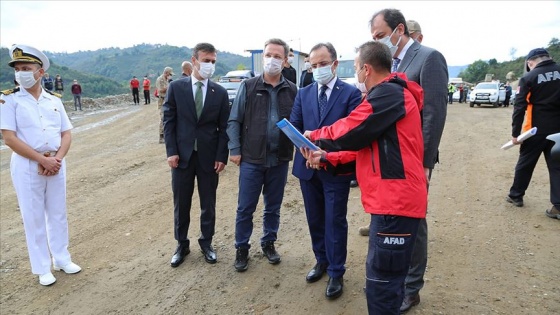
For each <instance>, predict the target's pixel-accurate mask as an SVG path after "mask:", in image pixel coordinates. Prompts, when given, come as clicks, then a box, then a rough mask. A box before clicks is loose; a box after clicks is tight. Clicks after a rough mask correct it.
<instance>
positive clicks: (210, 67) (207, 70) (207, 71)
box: [198, 62, 216, 79]
mask: <svg viewBox="0 0 560 315" xmlns="http://www.w3.org/2000/svg"><path fill="white" fill-rule="evenodd" d="M215 70H216V67H215V65H214V64H213V63H211V62H200V67H199V69H198V74H200V76H201V77H202V78H203V79H208V78H210V77H212V75H214V71H215Z"/></svg>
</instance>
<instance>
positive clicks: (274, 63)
mask: <svg viewBox="0 0 560 315" xmlns="http://www.w3.org/2000/svg"><path fill="white" fill-rule="evenodd" d="M264 72H266V73H268V74H269V75H273V76H274V75H277V74H279V73H280V72H282V60H280V59H276V58H272V57H265V58H264Z"/></svg>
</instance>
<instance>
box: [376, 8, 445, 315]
mask: <svg viewBox="0 0 560 315" xmlns="http://www.w3.org/2000/svg"><path fill="white" fill-rule="evenodd" d="M369 23H370V27H371V35H372V38H373V39H374V40H377V41H380V42H383V43H384V44H386V45H387V46H388V47H389V49H390V50H391V53H392V54H393V66H394V67H395V66H396V71H397V72H404V73H405V74H406V76H407V77H408V80H410V81H414V82H416V83H418V84H420V86H421V87H422V88H423V89H424V109H423V110H422V136H423V138H424V161H423V164H424V172H425V174H426V178H427V179H428V183H429V180H430V177H431V174H432V169H433V168H434V165H435V163H436V162H438V146H439V142H440V140H441V135H442V133H443V127H444V125H445V117H446V116H447V82H448V79H449V75H448V72H447V62H446V61H445V58H444V57H443V55H442V54H441V53H440V52H439V51H437V50H435V49H432V48H429V47H426V46H422V45H420V43H418V42H417V41H415V40H412V39H411V38H410V34H409V30H408V26H407V23H406V20H405V18H404V16H403V14H402V13H401V12H400V11H399V10H396V9H384V10H381V11H379V12H377V13H375V14H374V15H373V17H372V18H371V20H370V22H369ZM427 262H428V226H427V223H426V219H422V220H421V221H420V225H419V227H418V235H417V237H416V241H415V243H414V250H413V252H412V260H411V263H410V269H409V272H408V275H407V277H406V281H405V284H406V288H405V297H404V300H403V303H402V306H401V312H406V311H408V310H409V309H410V308H411V307H412V306H414V305H417V304H418V303H420V295H419V294H418V292H420V289H421V288H422V287H423V286H424V272H425V271H426V266H427Z"/></svg>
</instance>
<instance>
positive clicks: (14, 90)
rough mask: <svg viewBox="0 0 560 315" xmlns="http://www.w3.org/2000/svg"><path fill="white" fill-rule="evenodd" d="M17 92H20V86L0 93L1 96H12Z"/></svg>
mask: <svg viewBox="0 0 560 315" xmlns="http://www.w3.org/2000/svg"><path fill="white" fill-rule="evenodd" d="M15 92H19V86H18V87H15V88H13V89H8V90H4V91H0V94H4V95H10V94H13V93H15Z"/></svg>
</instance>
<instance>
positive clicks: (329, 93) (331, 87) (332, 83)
mask: <svg viewBox="0 0 560 315" xmlns="http://www.w3.org/2000/svg"><path fill="white" fill-rule="evenodd" d="M337 79H338V78H337V76H336V75H335V76H334V77H333V78H332V79H331V80H330V81H329V83H327V84H326V85H327V86H328V88H327V90H326V91H325V94H326V95H327V101H328V100H329V98H330V97H331V93H332V90H333V88H334V84H335V83H336V80H337ZM321 87H323V84H319V83H317V99H319V95H320V94H321Z"/></svg>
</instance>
